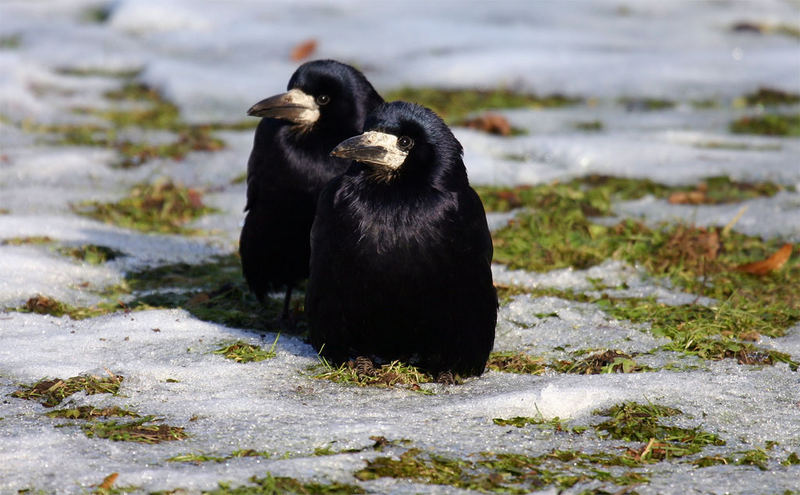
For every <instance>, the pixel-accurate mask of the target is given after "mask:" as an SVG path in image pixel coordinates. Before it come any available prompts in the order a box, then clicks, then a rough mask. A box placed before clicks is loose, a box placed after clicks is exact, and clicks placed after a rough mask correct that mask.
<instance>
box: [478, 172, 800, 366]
mask: <svg viewBox="0 0 800 495" xmlns="http://www.w3.org/2000/svg"><path fill="white" fill-rule="evenodd" d="M704 184H705V185H704V187H703V188H702V189H700V188H697V189H696V190H702V191H703V194H704V196H705V197H706V198H707V200H706V201H707V202H713V203H719V202H725V201H729V200H734V199H736V200H740V199H742V198H748V197H755V196H760V195H766V196H768V195H771V194H775V193H776V192H777V191H778V190H780V187H779V186H776V185H772V184H769V183H765V184H746V183H737V182H733V181H730V180H727V179H716V178H712V179H708V180H707V181H706V182H705V183H704ZM632 189H634V190H632ZM478 190H479V194H481V196H482V198H483V199H484V200H485V201H486V204H487V208H488V209H490V210H491V209H508V208H513V207H522V206H525V207H528V208H529V209H530V210H529V211H527V212H523V213H521V214H519V215H517V217H515V218H514V219H513V220H512V221H510V222H509V224H508V225H507V226H506V227H504V228H502V229H500V230H499V231H497V232H495V233H494V234H493V241H494V246H495V254H494V260H495V261H496V262H499V263H503V264H506V265H508V266H509V267H510V268H513V269H525V270H530V271H545V270H552V269H556V268H565V267H573V268H588V267H591V266H594V265H596V264H598V263H601V262H602V261H604V260H606V259H609V258H611V259H621V260H624V261H627V262H629V263H631V264H636V265H638V266H641V267H642V268H644V269H645V270H647V271H648V272H649V273H650V274H651V275H652V276H654V277H660V278H666V279H668V280H669V282H670V283H671V284H673V285H674V286H676V287H678V288H679V289H683V290H686V291H687V292H691V293H694V294H698V295H702V296H707V297H710V298H714V299H716V300H717V301H720V302H719V304H718V306H716V307H714V308H706V307H704V306H699V305H688V306H666V305H657V304H655V303H654V302H653V301H650V300H633V299H631V300H625V299H611V298H606V299H605V300H599V301H589V302H596V303H598V304H600V305H601V307H602V308H603V309H604V310H606V311H607V312H608V313H609V314H610V315H611V316H613V317H615V318H618V319H629V320H631V321H634V322H649V323H650V324H651V331H652V332H653V333H654V334H656V335H659V336H666V337H669V338H671V339H673V341H674V343H675V345H674V346H673V347H674V348H675V349H682V352H689V353H695V354H698V355H707V356H712V355H714V356H724V357H737V358H739V359H740V362H744V363H748V364H758V363H762V364H770V363H771V362H775V361H784V362H787V359H788V356H785V355H782V354H780V353H775V352H774V351H763V352H764V353H766V354H767V355H768V356H767V357H759V355H760V354H761V353H762V351H761V350H758V349H755V348H754V347H753V346H752V345H750V344H742V343H735V342H725V341H724V339H725V338H728V339H730V338H733V339H741V338H743V337H744V336H745V334H750V335H752V334H753V332H755V333H756V335H768V336H771V337H775V336H780V335H783V333H784V332H785V330H786V328H788V327H790V326H791V325H793V324H794V323H795V322H797V321H800V301H798V299H797V298H796V297H794V295H793V294H794V292H795V289H794V288H795V287H796V286H797V285H798V283H800V260H799V259H798V258H797V257H796V256H795V257H794V258H790V259H789V260H788V261H787V262H786V264H785V265H784V266H783V267H782V268H781V269H780V270H776V271H773V272H771V273H769V274H767V275H764V276H754V275H750V274H748V273H745V272H742V271H740V270H738V269H737V267H738V266H740V265H742V264H745V263H748V262H752V261H757V260H761V259H765V258H767V257H768V256H770V255H771V254H772V253H774V252H775V251H777V250H778V248H780V247H781V245H782V241H781V240H779V239H774V240H768V241H764V240H762V239H760V238H757V237H752V236H746V235H743V234H739V233H737V232H735V231H728V230H727V229H718V228H708V229H705V228H697V227H693V226H687V225H681V224H678V225H666V224H665V225H662V226H660V227H658V228H650V227H647V226H645V225H643V224H642V223H639V222H636V221H633V220H626V221H623V222H620V223H618V224H617V225H614V226H610V227H609V226H606V225H601V224H598V223H595V222H593V220H592V217H594V216H602V215H606V214H608V213H609V212H610V208H611V202H612V200H614V199H617V198H620V197H630V196H637V195H640V194H643V191H645V190H646V191H649V192H650V193H652V194H655V195H656V196H662V197H663V196H666V195H668V194H672V193H674V192H675V190H676V189H675V188H667V187H665V186H660V185H658V184H653V183H651V182H643V183H642V184H641V187H639V188H636V181H631V180H604V179H602V178H596V177H595V178H585V179H581V180H578V181H572V182H570V183H567V184H554V185H544V186H536V187H527V188H514V189H498V188H478ZM501 289H502V290H499V291H498V292H499V294H500V296H501V298H503V297H505V298H508V297H511V296H513V294H514V293H516V292H518V291H519V290H520V289H514V288H509V289H508V290H504V289H503V288H501ZM523 292H526V291H524V290H523ZM533 292H536V291H533ZM549 292H553V291H549ZM556 292H557V291H556ZM543 295H544V294H543ZM548 295H555V296H557V297H564V298H568V299H576V300H582V301H587V298H586V296H585V295H583V296H581V295H574V294H572V295H570V294H567V293H564V294H557V293H553V294H548ZM756 338H757V337H756ZM717 341H722V342H723V343H724V345H723V346H722V347H720V346H721V344H720V343H718V342H717ZM711 351H713V352H711ZM740 351H741V352H740ZM742 353H743V354H742ZM790 366H792V367H794V366H796V364H794V363H790Z"/></svg>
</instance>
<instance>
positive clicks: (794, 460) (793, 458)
mask: <svg viewBox="0 0 800 495" xmlns="http://www.w3.org/2000/svg"><path fill="white" fill-rule="evenodd" d="M781 464H782V465H784V466H797V465H800V456H798V455H797V453H796V452H792V453H790V454H789V455H788V457H786V460H785V461H783V462H781Z"/></svg>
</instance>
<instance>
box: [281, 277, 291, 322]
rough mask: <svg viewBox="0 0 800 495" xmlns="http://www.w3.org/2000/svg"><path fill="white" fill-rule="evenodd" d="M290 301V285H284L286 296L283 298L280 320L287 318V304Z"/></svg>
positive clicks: (286, 319)
mask: <svg viewBox="0 0 800 495" xmlns="http://www.w3.org/2000/svg"><path fill="white" fill-rule="evenodd" d="M291 302H292V285H291V284H289V285H287V286H286V296H285V297H284V298H283V313H281V320H284V321H288V320H289V305H290V304H291Z"/></svg>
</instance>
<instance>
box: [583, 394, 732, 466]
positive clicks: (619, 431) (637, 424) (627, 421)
mask: <svg viewBox="0 0 800 495" xmlns="http://www.w3.org/2000/svg"><path fill="white" fill-rule="evenodd" d="M594 414H596V415H599V416H609V417H610V419H608V420H606V421H604V422H602V423H599V424H597V425H594V429H595V430H596V431H597V432H598V434H599V435H600V436H601V437H605V438H612V439H614V440H623V441H626V442H645V443H646V445H645V446H644V448H642V449H640V450H639V451H637V452H636V456H637V457H638V458H639V459H641V460H664V459H670V458H674V457H683V456H686V455H691V454H696V453H697V452H700V451H701V450H702V449H703V448H705V447H706V446H708V445H725V441H724V440H722V439H721V438H719V437H718V436H717V435H714V434H713V433H708V432H705V431H702V430H700V428H680V427H677V426H666V425H663V424H661V422H660V421H659V418H661V417H669V416H675V415H678V414H681V411H680V410H678V409H674V408H671V407H666V406H659V405H656V404H646V405H645V404H638V403H635V402H625V403H623V404H619V405H616V406H613V407H611V408H609V409H606V410H603V411H595V413H594Z"/></svg>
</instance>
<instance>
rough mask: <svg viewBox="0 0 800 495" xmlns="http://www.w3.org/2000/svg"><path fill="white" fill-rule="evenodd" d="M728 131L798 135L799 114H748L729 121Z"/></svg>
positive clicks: (799, 129)
mask: <svg viewBox="0 0 800 495" xmlns="http://www.w3.org/2000/svg"><path fill="white" fill-rule="evenodd" d="M730 131H731V132H733V133H736V134H760V135H764V136H788V137H797V136H800V114H797V113H795V114H775V113H768V114H764V115H748V116H745V117H741V118H739V119H737V120H734V121H733V122H731V125H730Z"/></svg>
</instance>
